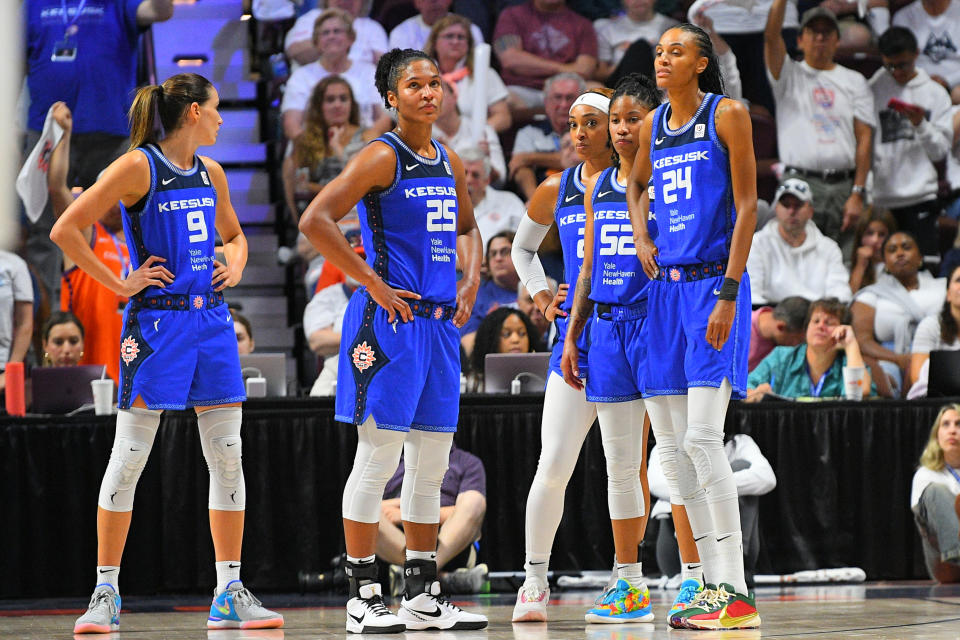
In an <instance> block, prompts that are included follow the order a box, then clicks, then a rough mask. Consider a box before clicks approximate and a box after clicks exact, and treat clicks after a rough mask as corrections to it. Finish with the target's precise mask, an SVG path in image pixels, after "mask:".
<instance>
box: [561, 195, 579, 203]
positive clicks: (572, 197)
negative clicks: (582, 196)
mask: <svg viewBox="0 0 960 640" xmlns="http://www.w3.org/2000/svg"><path fill="white" fill-rule="evenodd" d="M577 197H579V196H578V195H574V196H568V197H567V199H566V200H564V202H570V201H571V200H573V199H574V198H577Z"/></svg>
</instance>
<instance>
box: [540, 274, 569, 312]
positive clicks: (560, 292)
mask: <svg viewBox="0 0 960 640" xmlns="http://www.w3.org/2000/svg"><path fill="white" fill-rule="evenodd" d="M569 292H570V285H569V284H568V283H566V282H565V283H563V284H562V285H560V286H559V287H558V288H557V295H555V296H553V300H551V301H550V304H549V305H547V308H546V309H545V310H544V312H543V317H544V318H546V319H547V322H553V321H554V320H556V319H557V316H560V317H561V318H566V317H567V312H566V311H564V310H563V309H561V308H560V305H562V304H563V303H564V302H566V300H567V294H568V293H569Z"/></svg>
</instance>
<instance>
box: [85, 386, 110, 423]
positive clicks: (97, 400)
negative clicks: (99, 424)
mask: <svg viewBox="0 0 960 640" xmlns="http://www.w3.org/2000/svg"><path fill="white" fill-rule="evenodd" d="M90 387H91V388H92V389H93V412H94V413H96V414H97V415H98V416H108V415H110V414H111V413H113V380H112V379H111V378H103V379H102V380H91V381H90Z"/></svg>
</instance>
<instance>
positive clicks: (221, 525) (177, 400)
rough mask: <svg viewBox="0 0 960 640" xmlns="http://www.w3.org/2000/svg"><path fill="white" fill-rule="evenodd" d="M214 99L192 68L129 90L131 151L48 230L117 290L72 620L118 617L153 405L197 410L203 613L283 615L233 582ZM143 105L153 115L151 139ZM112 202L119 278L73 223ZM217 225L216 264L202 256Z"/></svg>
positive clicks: (226, 220) (237, 258)
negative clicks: (205, 569)
mask: <svg viewBox="0 0 960 640" xmlns="http://www.w3.org/2000/svg"><path fill="white" fill-rule="evenodd" d="M219 102H220V98H219V96H218V94H217V90H216V89H215V88H214V87H213V85H212V84H210V82H209V81H208V80H207V79H206V78H204V77H202V76H199V75H197V74H193V73H183V74H178V75H175V76H173V77H171V78H169V79H167V80H166V81H165V82H164V83H163V84H162V85H161V86H157V85H151V86H148V87H144V88H142V89H140V90H139V91H138V92H137V95H136V97H135V99H134V102H133V106H132V107H131V108H130V124H131V131H132V133H131V136H130V139H131V146H130V151H129V152H127V153H126V154H124V155H123V156H121V157H120V158H118V159H117V160H116V161H114V162H113V163H112V164H111V165H110V166H109V167H108V168H107V170H106V172H105V173H104V175H103V176H102V177H101V178H100V179H99V180H97V182H96V183H95V184H94V185H93V186H92V187H90V188H89V189H87V190H86V191H84V192H83V194H81V195H80V197H79V198H77V200H76V201H75V202H73V203H72V204H71V205H70V206H69V207H68V208H67V210H66V211H65V212H64V213H63V215H62V216H61V217H60V219H59V220H58V221H57V223H56V224H55V225H54V228H53V231H52V232H51V233H50V238H51V239H52V240H53V241H54V242H55V243H57V245H59V246H60V248H61V249H62V250H63V252H64V254H65V255H66V256H67V257H68V258H69V259H70V260H72V261H73V262H74V263H75V264H76V265H77V266H78V267H79V268H80V269H82V270H84V271H85V272H87V273H89V274H90V275H91V276H92V277H93V278H95V279H96V280H97V281H98V282H100V283H101V284H103V285H104V286H106V287H109V288H110V289H112V290H113V291H115V292H116V293H118V294H120V295H123V296H128V297H129V298H130V302H129V303H128V304H127V306H126V308H125V310H124V315H123V334H122V335H123V336H124V337H123V340H122V342H121V343H120V354H121V355H120V359H121V361H122V364H121V367H120V389H119V399H118V402H117V406H118V408H119V414H118V416H117V432H116V439H115V440H114V445H113V450H112V451H111V453H110V462H109V464H108V465H107V471H106V474H105V475H104V478H103V483H102V485H101V487H100V499H99V502H98V504H99V508H98V509H97V559H98V562H97V564H98V567H97V586H96V589H95V590H94V592H93V597H92V598H91V600H90V606H89V608H88V609H87V612H86V613H85V614H84V615H82V616H81V617H80V618H79V619H78V620H77V623H76V626H75V627H74V632H75V633H107V632H110V631H115V630H117V629H118V628H119V625H120V620H119V611H120V596H119V589H118V586H117V584H118V583H117V579H118V576H119V573H120V558H121V556H122V554H123V546H124V543H125V542H126V538H127V531H128V530H129V528H130V519H131V515H132V509H133V497H134V491H135V489H136V486H137V480H138V479H139V477H140V474H141V472H142V471H143V467H144V465H145V464H146V461H147V456H148V455H149V453H150V449H151V447H152V446H153V440H154V436H155V435H156V433H157V427H158V426H159V424H160V414H161V413H162V410H163V409H185V408H187V407H194V409H195V410H196V412H197V423H198V425H199V428H200V443H201V445H202V447H203V455H204V458H205V459H206V461H207V467H208V468H209V471H210V492H209V509H210V531H211V533H212V535H213V546H214V551H215V553H216V572H217V587H216V589H215V591H214V598H213V603H212V604H211V606H210V616H209V618H208V620H207V626H208V627H209V628H212V629H219V628H230V627H233V628H246V629H251V628H272V627H279V626H282V625H283V617H282V616H280V615H279V614H277V613H274V612H273V611H269V610H267V609H265V608H263V607H262V606H261V605H260V602H259V601H258V600H257V599H256V598H255V597H253V595H252V594H251V593H250V592H249V591H248V590H247V589H246V588H244V586H243V583H242V582H241V581H240V548H241V543H242V539H243V517H244V507H245V495H246V494H245V489H244V480H243V469H242V466H241V446H242V444H241V440H240V419H241V410H240V402H241V401H242V400H244V399H245V395H244V388H243V381H242V379H241V376H240V361H239V356H238V355H237V338H236V334H235V333H234V331H233V320H232V319H231V317H230V312H229V311H228V309H227V306H226V305H225V304H224V303H223V289H225V288H226V287H232V286H234V285H236V284H237V282H239V281H240V276H241V275H242V273H243V267H244V265H245V264H246V261H247V241H246V238H245V237H244V235H243V231H242V230H241V229H240V223H239V222H238V221H237V215H236V212H234V210H233V206H232V205H231V204H230V192H229V190H228V188H227V179H226V176H225V174H224V172H223V168H222V167H221V166H220V165H219V164H217V163H216V162H214V161H213V160H211V159H210V158H207V157H202V156H198V155H196V151H197V148H198V147H200V146H205V145H211V144H213V143H214V142H216V139H217V132H218V130H219V129H220V124H221V122H222V120H221V119H220V115H219V113H217V107H218V105H219ZM155 114H158V115H159V117H160V124H162V125H163V131H164V136H163V137H160V138H158V137H157V135H156V133H155V131H156V127H155V124H156V123H155V121H154V118H155ZM117 202H120V203H121V205H122V208H123V228H124V233H125V236H126V241H127V247H128V249H129V253H130V259H131V262H132V267H133V269H134V270H133V272H132V273H130V274H129V275H128V276H127V277H126V278H124V279H121V278H119V277H118V276H117V275H116V274H115V273H114V272H113V271H112V270H111V269H110V267H109V266H107V265H106V264H104V263H103V262H101V261H99V260H98V259H97V256H96V255H95V254H94V252H93V250H92V249H91V248H90V245H89V243H88V242H87V241H86V239H85V238H84V235H83V231H82V230H83V229H85V228H88V227H90V226H91V225H92V224H94V223H95V222H96V221H97V220H99V219H100V218H101V217H102V216H103V215H104V214H105V213H106V212H107V211H108V210H109V209H110V208H111V207H112V206H114V205H115V204H116V203H117ZM216 233H219V234H220V237H221V238H222V239H223V252H224V255H225V256H226V259H227V264H222V263H220V262H219V261H218V260H216V258H215V257H214V237H215V235H216ZM201 368H202V369H201ZM202 371H203V372H210V371H213V372H215V374H213V375H210V374H209V373H206V374H205V373H202Z"/></svg>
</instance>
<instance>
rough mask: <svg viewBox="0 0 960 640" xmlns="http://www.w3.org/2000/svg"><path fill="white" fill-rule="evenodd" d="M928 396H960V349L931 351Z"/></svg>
mask: <svg viewBox="0 0 960 640" xmlns="http://www.w3.org/2000/svg"><path fill="white" fill-rule="evenodd" d="M927 397H928V398H942V397H960V351H931V352H930V378H929V381H928V382H927Z"/></svg>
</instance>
